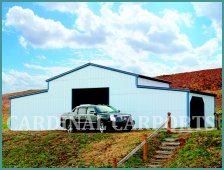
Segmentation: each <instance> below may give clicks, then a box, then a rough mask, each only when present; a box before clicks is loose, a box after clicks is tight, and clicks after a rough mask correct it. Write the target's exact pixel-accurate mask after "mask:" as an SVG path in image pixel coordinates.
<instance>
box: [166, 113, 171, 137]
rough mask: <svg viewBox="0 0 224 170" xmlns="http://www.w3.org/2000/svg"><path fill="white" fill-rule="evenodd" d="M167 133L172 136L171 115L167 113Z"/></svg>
mask: <svg viewBox="0 0 224 170" xmlns="http://www.w3.org/2000/svg"><path fill="white" fill-rule="evenodd" d="M167 120H168V122H167V133H168V134H170V133H171V113H170V112H168V113H167Z"/></svg>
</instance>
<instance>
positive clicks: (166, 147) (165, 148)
mask: <svg viewBox="0 0 224 170" xmlns="http://www.w3.org/2000/svg"><path fill="white" fill-rule="evenodd" d="M160 149H162V150H175V149H177V147H175V146H172V147H171V146H161V147H160Z"/></svg>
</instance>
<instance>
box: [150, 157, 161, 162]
mask: <svg viewBox="0 0 224 170" xmlns="http://www.w3.org/2000/svg"><path fill="white" fill-rule="evenodd" d="M163 161H164V160H162V159H156V158H153V159H151V160H150V162H153V163H162V162H163Z"/></svg>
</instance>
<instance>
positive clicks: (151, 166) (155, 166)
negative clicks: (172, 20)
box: [148, 164, 162, 168]
mask: <svg viewBox="0 0 224 170" xmlns="http://www.w3.org/2000/svg"><path fill="white" fill-rule="evenodd" d="M148 167H149V168H161V167H162V166H161V165H154V164H150V165H148Z"/></svg>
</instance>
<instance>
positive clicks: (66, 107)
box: [11, 66, 187, 130]
mask: <svg viewBox="0 0 224 170" xmlns="http://www.w3.org/2000/svg"><path fill="white" fill-rule="evenodd" d="M100 87H109V95H110V98H109V102H110V105H112V106H114V107H116V108H118V109H119V110H121V111H122V112H126V113H131V114H132V115H133V116H134V119H135V120H136V127H139V128H155V127H158V126H160V125H161V123H162V121H164V120H165V119H166V117H167V112H171V114H172V116H173V123H172V127H186V121H185V123H180V121H176V122H175V119H177V120H179V119H180V118H181V117H184V116H186V114H187V110H186V108H187V102H186V99H187V97H186V96H187V93H186V92H178V91H167V90H155V89H143V88H137V87H136V77H135V76H131V75H126V74H122V73H118V72H114V71H110V70H106V69H101V68H98V67H94V66H88V67H85V68H83V69H80V70H78V71H75V72H72V73H70V74H68V75H65V76H63V77H60V78H58V79H55V80H53V81H50V82H49V91H48V92H46V93H41V94H36V95H31V96H26V97H21V98H16V99H12V100H11V116H12V121H11V129H12V130H53V129H60V126H59V119H60V115H61V114H62V113H63V112H68V111H70V110H71V99H72V94H71V92H72V89H73V88H100ZM14 116H16V118H13V117H14ZM24 116H25V117H27V119H28V122H34V120H35V116H42V117H43V121H44V123H43V126H42V127H41V126H38V127H36V126H34V124H32V123H31V125H30V127H22V126H21V122H22V120H23V119H24ZM52 116H55V118H53V119H54V121H53V122H52V124H50V122H49V121H48V120H49V119H50V117H52ZM139 116H142V117H139ZM144 116H147V118H144ZM154 116H161V118H163V120H160V119H159V118H157V119H156V120H157V121H156V124H152V121H153V117H154ZM154 118H156V117H154ZM140 119H143V123H144V122H145V125H141V124H140V122H139V120H140ZM146 119H148V120H147V121H148V123H146ZM140 125H141V126H140Z"/></svg>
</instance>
